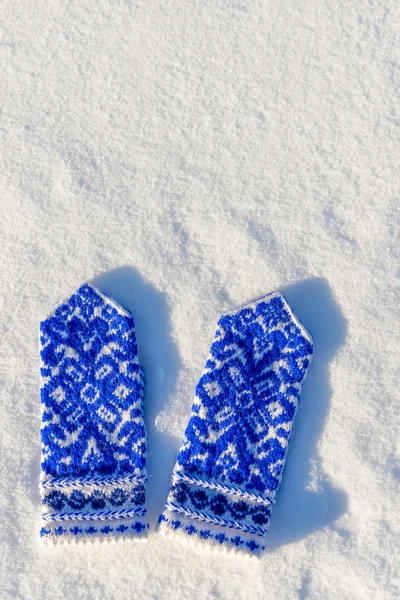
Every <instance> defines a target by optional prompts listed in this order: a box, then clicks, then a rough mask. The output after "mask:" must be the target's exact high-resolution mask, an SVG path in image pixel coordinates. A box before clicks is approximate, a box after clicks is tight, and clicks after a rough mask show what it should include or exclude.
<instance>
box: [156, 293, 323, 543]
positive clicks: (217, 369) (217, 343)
mask: <svg viewBox="0 0 400 600" xmlns="http://www.w3.org/2000/svg"><path fill="white" fill-rule="evenodd" d="M312 353H313V341H312V338H311V336H310V334H309V333H308V331H307V330H306V329H305V328H304V326H303V325H302V324H301V323H300V322H299V320H298V319H297V318H296V317H295V315H294V314H293V311H292V310H291V308H290V307H289V305H288V303H287V301H286V300H285V298H284V297H283V296H282V295H281V294H279V293H274V294H270V295H267V296H263V297H262V298H259V299H257V300H255V301H253V302H250V303H248V304H246V305H244V306H242V307H239V308H237V309H235V310H232V311H230V312H228V313H226V314H224V315H222V316H221V318H220V319H219V321H218V327H217V330H216V333H215V336H214V340H213V342H212V345H211V348H210V353H209V356H208V359H207V362H206V365H205V369H204V371H203V374H202V376H201V378H200V380H199V382H198V384H197V386H196V394H195V400H194V403H193V406H192V414H191V417H190V419H189V423H188V425H187V428H186V431H185V435H184V440H183V443H182V446H181V448H180V451H179V454H178V457H177V461H176V464H175V467H174V470H173V473H172V484H171V487H170V490H169V494H168V498H167V502H166V504H165V508H164V511H163V513H162V514H161V516H160V517H159V520H158V529H159V530H161V531H164V532H166V531H176V532H179V533H181V534H183V535H186V536H192V537H193V538H196V539H198V540H202V541H207V542H211V543H213V544H216V545H217V546H226V547H229V548H232V549H235V550H242V551H245V552H248V553H251V554H260V553H261V552H262V551H263V550H264V548H265V536H266V534H267V530H268V524H269V520H270V516H271V509H272V506H273V505H274V503H275V501H276V493H277V491H278V487H279V484H280V481H281V477H282V471H283V468H284V465H285V461H286V455H287V450H288V444H289V439H290V435H291V432H292V427H293V423H294V418H295V414H296V409H297V405H298V402H299V395H300V390H301V385H302V382H303V380H304V377H305V375H306V372H307V369H308V366H309V363H310V360H311V356H312Z"/></svg>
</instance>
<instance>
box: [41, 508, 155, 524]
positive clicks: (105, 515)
mask: <svg viewBox="0 0 400 600" xmlns="http://www.w3.org/2000/svg"><path fill="white" fill-rule="evenodd" d="M146 512H147V511H146V509H145V508H129V509H127V510H112V511H103V512H93V513H80V512H72V513H71V512H66V513H47V514H46V513H44V514H42V519H43V521H111V520H113V519H129V517H137V516H143V515H145V514H146Z"/></svg>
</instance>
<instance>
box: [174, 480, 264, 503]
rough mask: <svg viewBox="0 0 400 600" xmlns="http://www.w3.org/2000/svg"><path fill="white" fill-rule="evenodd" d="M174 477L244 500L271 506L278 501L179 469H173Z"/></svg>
mask: <svg viewBox="0 0 400 600" xmlns="http://www.w3.org/2000/svg"><path fill="white" fill-rule="evenodd" d="M172 477H175V478H177V479H181V480H182V481H185V482H186V483H191V484H192V485H198V486H200V487H204V488H208V489H210V490H215V491H217V492H224V493H225V494H229V495H230V496H239V497H240V498H243V499H244V500H252V501H253V502H257V504H264V505H265V506H271V505H273V504H275V502H276V500H275V499H274V498H268V497H267V496H265V497H264V496H259V495H258V494H253V493H252V492H246V491H244V490H241V489H240V488H237V487H234V486H230V485H221V484H220V483H212V482H211V481H206V480H204V479H196V478H195V477H189V476H188V475H185V474H183V473H179V472H178V471H173V473H172Z"/></svg>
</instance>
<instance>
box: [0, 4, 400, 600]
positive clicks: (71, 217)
mask: <svg viewBox="0 0 400 600" xmlns="http://www.w3.org/2000/svg"><path fill="white" fill-rule="evenodd" d="M399 12H400V10H399V3H398V2H397V1H396V0H376V1H375V2H371V1H370V0H354V1H352V2H347V1H345V0H309V1H308V2H304V1H303V0H288V1H287V2H281V1H279V0H188V1H187V2H182V1H180V0H115V2H108V1H107V0H81V1H80V2H78V1H75V0H65V1H63V2H60V1H56V0H35V1H34V2H31V1H29V0H20V1H19V2H15V1H12V0H3V2H2V4H1V12H0V32H1V33H0V56H1V62H0V90H1V91H0V118H1V127H0V135H1V147H0V197H1V203H0V206H1V221H0V224H1V232H2V246H1V248H2V291H1V297H2V301H3V302H2V316H1V325H2V336H1V344H2V375H1V376H2V382H3V386H2V391H3V397H2V400H1V406H0V411H1V412H0V422H1V461H0V469H1V472H0V489H1V512H0V517H1V527H0V538H1V539H0V542H1V544H0V559H1V560H0V565H1V567H0V597H1V598H3V597H4V598H18V599H36V598H37V599H39V598H40V599H41V600H47V599H54V598H63V599H67V600H68V599H73V600H78V599H85V600H86V599H88V600H89V599H96V598H133V599H139V600H146V599H152V600H156V599H159V600H170V599H171V600H172V599H173V600H176V599H186V598H187V599H194V598H196V599H197V598H199V599H203V598H210V599H227V600H232V599H234V600H236V599H238V600H241V599H243V600H247V599H253V598H254V599H257V600H258V599H260V598H262V599H263V600H268V599H272V598H279V600H292V599H298V600H305V599H310V600H317V599H318V600H319V599H321V600H322V599H323V600H326V599H340V600H347V599H348V600H350V599H351V600H354V599H359V598H360V599H368V600H369V599H371V598H373V599H374V600H375V599H378V600H380V599H394V598H396V597H398V596H399V593H400V592H399V564H398V562H396V561H398V555H399V551H400V542H399V513H398V497H399V491H400V490H399V487H400V486H399V479H400V445H399V431H398V425H399V396H398V388H399V370H398V366H399V354H398V348H399V344H400V328H399V278H400V269H399V224H400V215H399V197H398V195H399V184H400V178H399V165H398V163H399V131H400V128H399V126H400V102H399V96H398V92H399V84H400V58H399V48H398V42H397V41H396V36H398V32H399V26H400V19H399ZM84 281H91V282H92V283H94V284H95V285H96V286H97V287H99V289H101V291H103V292H104V293H106V294H108V295H110V296H111V297H112V298H114V299H115V300H116V301H118V302H120V303H122V304H123V305H125V306H126V307H127V308H128V309H130V310H131V311H132V313H133V315H134V319H135V323H136V327H137V337H138V345H139V352H140V360H141V362H142V364H143V367H144V369H145V372H146V377H147V381H148V384H147V389H146V397H145V411H146V415H145V418H146V424H147V428H148V450H149V458H148V472H149V481H148V486H147V492H148V508H149V520H150V524H151V527H152V529H151V531H150V535H149V538H148V540H145V541H137V540H132V541H126V542H111V543H101V544H97V545H92V544H91V545H83V544H81V545H79V544H78V545H68V544H67V545H58V546H56V547H43V546H42V545H41V544H40V540H39V535H38V532H39V527H40V512H41V507H40V497H39V490H38V486H37V481H38V478H39V472H40V464H39V463H40V439H39V429H40V400H39V340H38V337H39V334H38V329H39V321H40V318H41V317H42V316H43V314H45V313H46V312H47V311H48V310H49V309H50V308H51V306H52V305H53V304H54V303H55V302H57V301H58V300H59V299H61V298H64V297H66V296H68V294H69V293H72V292H73V291H74V290H75V289H76V288H77V287H78V286H79V284H80V283H82V282H84ZM274 290H279V291H281V292H283V293H284V294H285V296H286V298H287V299H288V301H289V303H290V304H291V306H292V308H293V310H294V311H295V313H296V314H297V315H298V317H299V318H300V319H301V320H302V321H303V322H304V324H305V326H306V327H307V328H308V329H309V330H310V331H311V333H312V334H313V336H314V340H315V348H314V360H313V364H312V366H311V368H310V371H309V375H308V377H307V380H306V383H305V385H304V388H303V393H302V396H301V403H300V406H299V410H298V414H297V417H296V423H295V427H294V435H293V438H292V447H291V448H290V450H289V454H288V460H287V465H286V468H285V472H284V475H283V482H282V486H281V488H280V490H279V497H278V502H277V504H276V507H275V508H274V511H273V514H272V518H271V525H270V530H269V533H268V539H267V549H266V552H265V553H264V555H263V556H262V558H260V559H258V558H251V557H247V556H242V555H233V554H229V553H223V552H222V551H221V550H219V549H218V548H217V549H210V548H209V547H208V546H207V547H203V546H201V544H196V543H195V542H194V541H193V540H192V539H188V541H187V542H186V541H185V540H182V539H181V538H179V537H178V536H174V535H173V534H171V535H169V536H163V535H161V534H155V533H154V524H155V522H156V519H157V517H158V515H159V513H160V512H161V510H162V507H163V504H164V501H165V498H166V494H167V490H168V486H169V478H170V472H171V469H172V467H173V464H174V462H175V459H176V454H177V451H178V448H179V446H180V443H181V440H182V437H183V432H184V429H185V426H186V423H187V420H188V418H189V415H190V408H191V403H192V401H193V395H194V388H195V385H196V383H197V381H198V379H199V377H200V375H201V372H202V370H203V367H204V363H205V360H206V357H207V354H208V351H209V347H210V343H211V341H212V337H213V334H214V331H215V327H216V323H217V320H218V317H219V315H220V314H221V313H222V312H224V311H226V310H228V309H229V308H231V307H234V306H236V305H239V304H244V303H245V302H246V301H249V300H251V299H252V298H256V297H259V296H261V295H263V294H266V293H268V292H272V291H274Z"/></svg>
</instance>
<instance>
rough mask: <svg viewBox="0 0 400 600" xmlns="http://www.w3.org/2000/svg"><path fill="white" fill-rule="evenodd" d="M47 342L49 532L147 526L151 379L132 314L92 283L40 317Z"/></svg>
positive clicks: (111, 532) (44, 393)
mask: <svg viewBox="0 0 400 600" xmlns="http://www.w3.org/2000/svg"><path fill="white" fill-rule="evenodd" d="M40 343H41V352H40V356H41V370H40V372H41V380H42V385H41V407H42V425H41V442H42V446H41V449H42V462H41V469H42V472H41V481H40V492H41V500H42V507H43V512H42V520H43V527H42V529H41V536H42V537H45V538H46V537H50V538H52V539H56V538H59V537H65V536H67V537H69V538H71V539H73V538H85V537H91V538H93V537H98V536H100V537H105V536H106V537H111V536H112V537H114V536H115V535H127V534H129V535H143V534H145V533H146V532H147V529H148V526H147V523H146V521H145V519H144V515H145V514H146V509H145V487H144V486H145V480H146V431H145V426H144V420H143V395H144V384H145V382H144V373H143V369H142V367H141V365H140V364H139V359H138V349H137V344H136V334H135V324H134V321H133V318H132V316H131V315H130V313H129V312H128V311H126V310H125V309H123V308H122V307H121V306H119V305H118V304H117V303H115V302H114V301H113V300H111V299H110V298H108V297H107V296H105V295H104V294H102V293H101V292H100V291H99V290H97V289H96V288H94V287H92V286H90V285H88V284H85V285H83V286H81V287H80V288H79V289H78V290H77V291H76V292H75V293H74V294H73V295H72V296H71V297H70V298H69V299H68V300H66V301H64V302H61V303H59V304H58V305H57V306H56V307H55V308H54V309H53V311H51V313H50V314H49V315H48V316H47V317H46V318H45V319H44V320H43V321H42V322H41V324H40ZM89 521H90V523H88V522H89ZM83 525H86V526H83Z"/></svg>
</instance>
